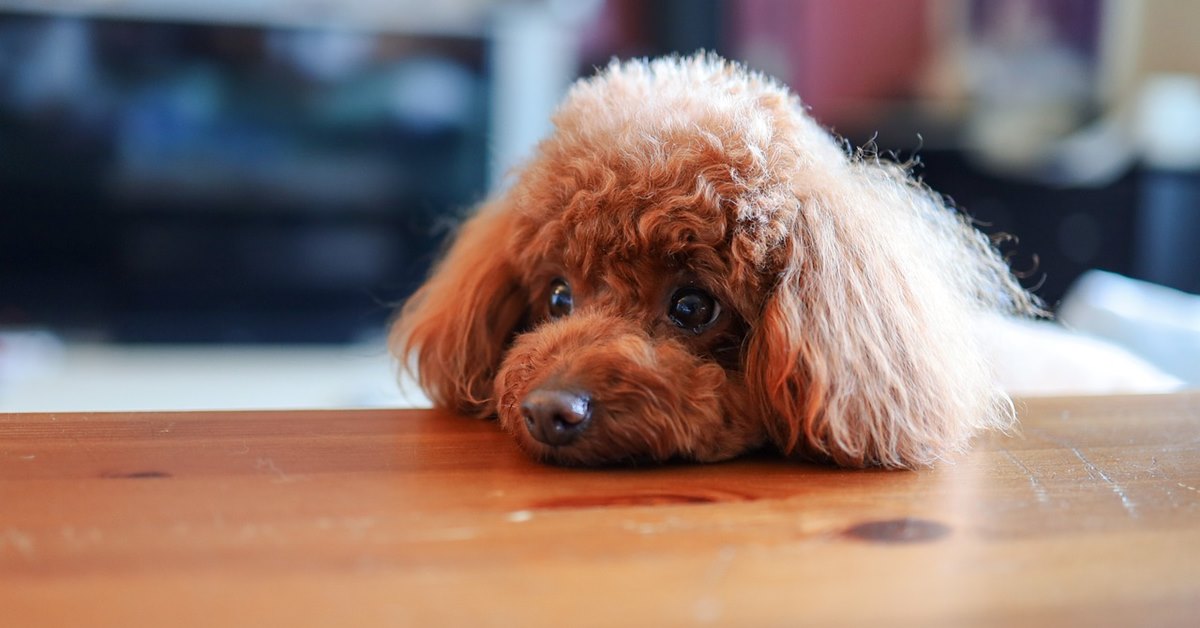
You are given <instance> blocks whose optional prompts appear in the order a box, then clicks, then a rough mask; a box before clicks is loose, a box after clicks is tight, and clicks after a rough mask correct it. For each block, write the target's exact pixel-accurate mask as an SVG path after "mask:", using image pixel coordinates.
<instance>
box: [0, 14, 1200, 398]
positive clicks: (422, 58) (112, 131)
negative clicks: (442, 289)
mask: <svg viewBox="0 0 1200 628" xmlns="http://www.w3.org/2000/svg"><path fill="white" fill-rule="evenodd" d="M1198 31H1200V3H1196V2H1191V1H1189V0H1108V1H1104V0H889V1H887V2H879V1H875V0H794V1H788V0H742V1H735V0H727V1H720V0H660V1H645V2H643V1H638V0H542V1H526V2H518V1H498V0H496V1H489V0H435V1H432V0H423V1H422V0H391V1H386V0H336V1H335V0H258V1H255V2H251V1H248V0H203V1H201V0H38V1H34V0H30V1H8V2H0V410H70V409H96V410H103V409H138V408H143V409H158V408H205V407H214V408H220V407H241V408H244V407H304V406H348V405H349V406H353V405H392V404H401V403H420V402H421V399H420V396H419V394H412V393H411V391H408V392H405V391H401V390H399V389H398V388H397V387H396V385H395V383H394V376H393V368H392V366H391V364H390V361H389V360H388V358H387V356H386V353H385V350H384V347H383V336H384V333H385V328H386V324H387V320H388V318H389V317H390V316H391V314H392V312H393V310H394V306H395V305H396V304H398V303H400V302H402V301H403V299H404V297H405V296H406V295H407V294H408V293H409V292H410V291H411V290H412V289H413V288H414V287H415V286H416V285H417V284H418V283H419V281H420V280H421V278H422V277H423V276H424V275H425V273H426V272H427V270H428V266H429V264H430V263H431V261H433V260H434V259H435V258H436V255H437V252H438V251H439V247H440V243H441V240H442V238H443V237H444V236H445V235H446V233H447V232H448V229H449V228H450V227H451V226H452V225H453V224H454V222H455V220H456V219H457V217H459V216H461V215H462V213H463V212H465V211H467V210H469V209H470V208H471V206H472V205H473V204H474V203H476V202H477V201H479V200H480V199H481V198H483V197H484V196H485V195H486V193H487V192H488V190H489V189H492V188H494V187H496V186H500V185H503V184H504V182H505V177H506V173H508V172H509V171H510V170H511V168H512V167H513V166H515V165H517V164H519V163H520V161H521V159H522V158H523V156H525V155H527V154H528V152H529V150H530V149H531V147H532V146H533V145H534V144H535V143H536V142H537V140H538V139H539V138H540V137H542V136H543V135H544V134H545V133H546V132H547V130H548V128H549V125H548V116H549V115H550V113H551V112H552V111H553V108H554V106H555V104H556V103H557V101H558V100H559V99H560V98H561V96H562V94H563V92H564V90H565V89H566V87H567V85H569V83H570V82H571V81H572V80H574V79H576V78H578V77H580V76H585V75H588V74H591V73H592V72H593V71H594V69H595V68H596V67H597V66H603V65H605V64H606V63H607V62H608V60H609V59H611V58H612V57H614V56H615V57H620V58H628V57H634V56H647V55H649V56H653V55H660V54H667V53H673V52H679V53H690V52H693V51H695V50H698V49H707V50H713V51H716V52H719V53H721V54H722V55H724V56H726V57H729V58H731V59H737V60H740V61H743V62H744V63H746V64H748V65H749V66H750V67H752V68H755V69H759V70H762V71H764V72H766V73H768V74H771V75H773V76H776V77H777V78H779V79H781V80H783V81H784V82H786V83H788V84H789V85H791V86H792V87H793V88H794V89H795V91H797V92H798V93H799V95H800V97H801V98H802V99H803V100H804V101H805V102H806V103H807V104H808V105H809V106H811V110H812V114H813V115H814V116H815V117H816V118H817V119H818V120H820V121H821V122H822V123H823V124H825V125H826V126H828V127H830V128H832V129H833V130H834V131H836V132H837V133H839V134H840V135H842V136H844V137H846V138H847V139H848V140H849V141H850V142H852V143H854V144H855V145H863V144H873V145H874V146H875V147H877V149H878V150H879V151H880V152H882V153H886V154H894V155H895V156H896V158H897V159H899V160H902V161H908V160H915V162H916V166H915V167H916V169H917V173H918V174H919V175H920V176H922V177H923V178H924V180H925V181H927V182H928V183H929V184H930V185H931V186H932V187H933V188H935V189H937V190H938V191H940V192H942V193H944V194H946V195H947V196H948V197H950V199H952V201H953V202H954V204H956V205H957V206H959V207H960V208H962V209H963V210H965V211H966V212H968V213H969V214H970V215H972V216H973V217H975V218H976V219H977V220H979V221H980V223H981V224H982V225H983V227H984V229H985V230H986V231H989V232H992V233H1000V232H1003V233H1009V234H1013V235H1014V236H1016V239H1013V240H1010V241H1008V242H1007V243H1006V244H1005V245H1004V250H1005V252H1006V253H1008V254H1009V255H1010V258H1011V259H1012V262H1013V265H1014V267H1015V268H1016V269H1017V270H1018V271H1020V272H1021V275H1022V276H1023V277H1024V281H1025V282H1026V285H1027V286H1029V287H1030V288H1034V289H1036V291H1037V293H1038V294H1039V295H1041V296H1042V298H1043V299H1045V300H1046V302H1047V303H1048V304H1049V305H1050V306H1051V308H1052V309H1056V310H1058V311H1059V313H1060V315H1061V317H1062V318H1063V319H1064V320H1065V321H1066V322H1068V323H1071V324H1073V325H1075V326H1076V327H1078V328H1081V329H1083V330H1084V331H1087V332H1089V333H1094V334H1097V335H1101V336H1104V337H1107V338H1109V339H1111V340H1114V341H1116V342H1119V343H1121V344H1124V345H1125V346H1127V347H1129V348H1131V349H1132V350H1134V351H1135V352H1137V353H1139V354H1140V355H1142V356H1143V357H1146V358H1148V359H1150V360H1151V361H1153V362H1155V363H1156V364H1158V365H1159V366H1161V367H1162V368H1164V369H1165V370H1167V371H1169V372H1171V373H1173V374H1175V375H1176V376H1178V377H1181V378H1184V379H1185V380H1188V381H1191V382H1192V383H1200V341H1198V340H1197V335H1198V334H1200V332H1198V331H1197V330H1198V329H1200V304H1198V301H1197V297H1195V296H1194V294H1195V293H1197V292H1200V38H1198V37H1197V36H1196V32H1198ZM1089 271H1090V272H1089ZM1097 271H1102V272H1097Z"/></svg>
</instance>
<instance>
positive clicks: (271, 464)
mask: <svg viewBox="0 0 1200 628" xmlns="http://www.w3.org/2000/svg"><path fill="white" fill-rule="evenodd" d="M254 468H255V469H266V470H268V471H271V472H272V473H274V474H275V480H274V481H275V482H280V483H284V482H295V481H296V476H294V475H288V474H286V473H284V472H283V469H280V468H279V467H278V466H276V465H275V461H274V460H272V459H270V458H259V459H258V460H257V461H256V462H255V463H254Z"/></svg>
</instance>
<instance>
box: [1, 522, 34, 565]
mask: <svg viewBox="0 0 1200 628" xmlns="http://www.w3.org/2000/svg"><path fill="white" fill-rule="evenodd" d="M0 540H4V541H7V543H5V544H0V547H3V546H4V545H11V546H12V547H13V549H15V550H17V553H18V554H20V555H22V556H24V557H25V558H33V556H34V553H35V552H34V547H33V537H31V536H29V535H28V534H25V533H24V532H22V531H20V530H18V529H16V528H8V529H6V530H5V531H4V536H3V537H0Z"/></svg>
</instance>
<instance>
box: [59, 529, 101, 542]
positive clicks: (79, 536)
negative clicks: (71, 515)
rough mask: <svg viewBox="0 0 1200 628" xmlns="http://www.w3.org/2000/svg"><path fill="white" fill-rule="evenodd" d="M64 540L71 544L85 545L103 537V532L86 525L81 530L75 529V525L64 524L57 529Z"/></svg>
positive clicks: (98, 540)
mask: <svg viewBox="0 0 1200 628" xmlns="http://www.w3.org/2000/svg"><path fill="white" fill-rule="evenodd" d="M59 533H60V534H61V535H62V538H63V540H64V541H66V542H68V543H70V544H72V545H87V544H95V543H99V542H100V541H102V540H103V539H104V534H103V533H102V532H100V528H96V527H87V528H83V529H82V530H79V529H76V528H75V526H71V525H65V526H62V527H61V528H60V529H59Z"/></svg>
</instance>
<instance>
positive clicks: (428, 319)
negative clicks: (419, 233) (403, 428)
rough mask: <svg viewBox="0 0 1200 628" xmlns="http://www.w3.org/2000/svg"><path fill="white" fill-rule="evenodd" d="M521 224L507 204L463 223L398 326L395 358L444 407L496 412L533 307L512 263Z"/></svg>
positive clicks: (391, 339) (390, 341)
mask: <svg viewBox="0 0 1200 628" xmlns="http://www.w3.org/2000/svg"><path fill="white" fill-rule="evenodd" d="M514 218H515V213H514V212H512V211H511V210H509V209H508V205H507V203H506V202H505V201H503V200H501V201H493V202H492V203H489V204H487V205H484V206H483V207H482V208H481V209H480V210H479V211H478V212H477V213H476V214H475V215H474V216H473V217H471V218H470V219H468V220H467V221H466V222H465V223H463V225H462V226H461V228H460V230H459V232H458V234H457V236H456V237H455V239H454V242H453V244H452V245H451V247H450V250H449V251H448V252H447V253H446V256H445V257H444V258H443V259H442V260H441V262H440V263H438V264H437V265H436V266H435V267H434V270H433V273H432V274H431V275H430V277H429V279H428V280H427V281H426V282H425V284H424V285H422V286H421V287H420V288H419V289H418V290H417V291H416V292H415V293H414V294H413V295H412V297H410V298H409V300H408V302H407V303H405V305H404V307H403V309H401V311H400V316H399V318H398V319H397V320H396V322H395V324H394V325H393V326H392V331H391V334H390V336H389V338H388V346H389V348H390V349H391V352H392V355H394V356H396V357H397V358H398V359H399V361H400V364H401V368H404V369H407V370H408V371H409V372H410V373H412V374H413V375H415V376H416V379H417V381H418V382H420V384H421V388H422V389H424V390H425V393H426V394H427V395H429V397H430V399H432V400H433V401H434V403H436V404H437V405H439V406H441V407H444V408H451V409H454V410H456V411H458V412H462V413H465V414H470V415H474V416H487V415H489V414H493V413H494V412H495V405H494V403H493V402H492V398H491V397H492V379H493V377H494V376H495V374H496V369H497V368H498V367H499V365H500V360H501V359H502V357H503V354H504V351H505V349H506V348H507V347H508V345H509V344H510V343H511V341H512V336H513V334H514V333H515V332H516V331H517V329H518V328H519V327H520V326H521V325H522V323H523V320H524V318H525V315H526V308H527V307H528V305H529V300H528V297H527V294H526V291H525V290H524V289H523V288H522V287H521V284H520V283H519V282H518V280H517V276H516V273H515V271H514V269H513V267H512V264H511V261H510V260H509V258H508V249H507V246H508V241H509V234H510V233H511V232H512V229H513V220H514Z"/></svg>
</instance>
